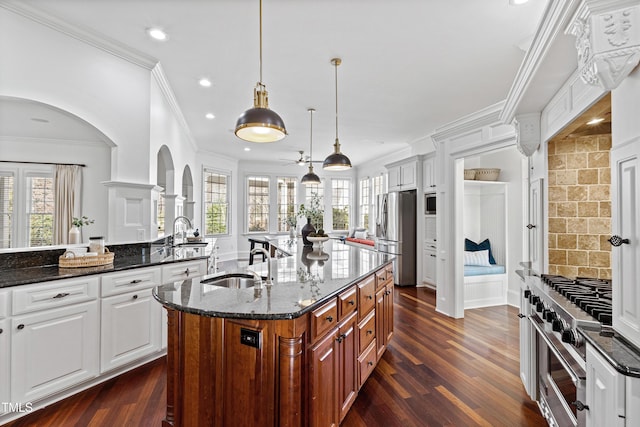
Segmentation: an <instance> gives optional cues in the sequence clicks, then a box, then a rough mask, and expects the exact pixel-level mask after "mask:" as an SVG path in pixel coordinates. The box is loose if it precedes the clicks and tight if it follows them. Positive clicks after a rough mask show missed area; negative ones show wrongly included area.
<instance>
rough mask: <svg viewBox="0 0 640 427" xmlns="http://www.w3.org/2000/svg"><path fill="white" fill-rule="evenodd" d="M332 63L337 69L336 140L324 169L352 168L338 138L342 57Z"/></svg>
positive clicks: (339, 169)
mask: <svg viewBox="0 0 640 427" xmlns="http://www.w3.org/2000/svg"><path fill="white" fill-rule="evenodd" d="M331 64H333V66H334V67H335V70H336V142H335V143H334V144H333V153H331V154H329V156H327V158H326V159H324V162H322V169H326V170H331V171H343V170H347V169H350V168H351V160H349V158H348V157H347V156H345V155H344V154H342V152H341V151H340V140H339V139H338V65H340V64H342V59H340V58H333V59H332V60H331Z"/></svg>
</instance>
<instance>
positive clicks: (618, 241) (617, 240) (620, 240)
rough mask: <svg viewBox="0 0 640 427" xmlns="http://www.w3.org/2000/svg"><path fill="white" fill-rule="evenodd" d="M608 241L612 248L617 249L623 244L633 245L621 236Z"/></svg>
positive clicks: (612, 237)
mask: <svg viewBox="0 0 640 427" xmlns="http://www.w3.org/2000/svg"><path fill="white" fill-rule="evenodd" d="M607 241H608V242H609V243H611V246H615V247H618V246H620V245H622V244H625V245H628V244H629V243H631V242H630V241H629V239H623V238H622V237H620V236H611V237H610V238H609V239H608V240H607Z"/></svg>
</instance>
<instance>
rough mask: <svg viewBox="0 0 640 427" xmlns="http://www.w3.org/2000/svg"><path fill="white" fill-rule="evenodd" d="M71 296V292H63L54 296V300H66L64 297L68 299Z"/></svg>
mask: <svg viewBox="0 0 640 427" xmlns="http://www.w3.org/2000/svg"><path fill="white" fill-rule="evenodd" d="M68 296H69V292H61V293H59V294H57V295H55V296H53V297H52V298H64V297H68Z"/></svg>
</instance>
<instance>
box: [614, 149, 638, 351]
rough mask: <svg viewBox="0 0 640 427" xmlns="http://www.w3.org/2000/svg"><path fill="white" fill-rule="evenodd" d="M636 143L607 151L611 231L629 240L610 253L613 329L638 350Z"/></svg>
mask: <svg viewBox="0 0 640 427" xmlns="http://www.w3.org/2000/svg"><path fill="white" fill-rule="evenodd" d="M638 145H640V143H637V142H636V143H634V144H627V145H624V146H622V147H620V148H614V149H612V150H611V190H612V192H611V230H612V232H613V234H614V235H618V236H620V237H621V238H623V239H629V243H626V244H625V243H623V244H621V245H620V246H618V247H613V248H612V249H611V261H612V264H611V266H612V269H611V275H612V279H613V283H615V284H616V286H614V287H613V327H614V329H616V330H617V331H618V332H620V333H621V334H622V335H624V336H625V338H627V339H628V340H629V341H631V342H633V343H634V344H635V345H636V346H640V292H638V285H637V279H638V275H639V274H640V269H639V266H640V227H638V225H639V222H638V218H639V217H640V197H639V195H638V194H639V193H638V192H640V183H639V180H640V170H639V160H638V157H639V153H638V152H639V151H640V149H639V148H638Z"/></svg>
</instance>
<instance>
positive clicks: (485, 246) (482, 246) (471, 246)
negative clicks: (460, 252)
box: [464, 239, 496, 264]
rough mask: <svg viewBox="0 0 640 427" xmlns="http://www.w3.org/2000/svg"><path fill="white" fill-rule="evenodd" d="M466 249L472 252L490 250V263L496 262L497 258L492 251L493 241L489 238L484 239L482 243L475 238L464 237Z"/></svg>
mask: <svg viewBox="0 0 640 427" xmlns="http://www.w3.org/2000/svg"><path fill="white" fill-rule="evenodd" d="M464 250H465V251H470V252H476V251H486V250H488V251H489V263H490V264H495V263H496V260H495V259H494V258H493V254H492V253H491V242H489V239H484V240H483V241H482V242H480V243H476V242H474V241H473V240H469V239H464Z"/></svg>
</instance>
